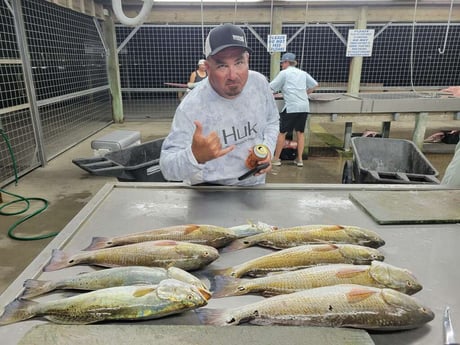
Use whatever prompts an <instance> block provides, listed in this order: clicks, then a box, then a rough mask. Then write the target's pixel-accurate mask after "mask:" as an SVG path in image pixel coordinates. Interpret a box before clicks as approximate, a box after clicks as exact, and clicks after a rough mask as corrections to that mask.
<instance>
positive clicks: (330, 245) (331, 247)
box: [313, 240, 339, 252]
mask: <svg viewBox="0 0 460 345" xmlns="http://www.w3.org/2000/svg"><path fill="white" fill-rule="evenodd" d="M316 241H318V242H321V243H322V244H326V245H327V246H316V245H315V244H314V245H313V246H314V248H313V251H317V252H328V251H330V250H337V249H338V248H339V246H337V245H336V244H334V243H330V242H327V241H322V240H316Z"/></svg>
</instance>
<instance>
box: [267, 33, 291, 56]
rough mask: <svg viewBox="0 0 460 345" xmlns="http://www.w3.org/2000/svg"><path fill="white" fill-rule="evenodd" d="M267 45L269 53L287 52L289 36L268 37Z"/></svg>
mask: <svg viewBox="0 0 460 345" xmlns="http://www.w3.org/2000/svg"><path fill="white" fill-rule="evenodd" d="M267 43H268V44H267V51H268V52H269V53H276V52H285V51H286V43H287V35H268V39H267Z"/></svg>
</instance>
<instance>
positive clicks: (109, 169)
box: [72, 138, 166, 182]
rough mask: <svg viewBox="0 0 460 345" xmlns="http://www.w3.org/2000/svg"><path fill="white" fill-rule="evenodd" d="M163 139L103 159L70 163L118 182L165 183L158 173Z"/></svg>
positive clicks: (113, 153) (75, 160)
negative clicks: (115, 179) (110, 177)
mask: <svg viewBox="0 0 460 345" xmlns="http://www.w3.org/2000/svg"><path fill="white" fill-rule="evenodd" d="M163 140H164V138H161V139H157V140H152V141H148V142H145V143H143V144H140V145H136V146H132V147H129V148H125V149H121V150H118V151H113V152H110V153H108V154H106V155H105V156H103V157H94V158H79V159H73V160H72V163H74V164H75V165H77V166H78V167H80V168H82V169H83V170H85V171H87V172H89V173H90V174H94V175H99V176H113V177H116V178H117V179H118V180H119V181H132V182H165V181H166V180H165V179H164V177H163V174H162V173H161V171H160V166H159V162H160V153H161V145H162V144H163Z"/></svg>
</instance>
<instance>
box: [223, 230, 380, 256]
mask: <svg viewBox="0 0 460 345" xmlns="http://www.w3.org/2000/svg"><path fill="white" fill-rule="evenodd" d="M322 242H328V243H339V244H357V245H361V246H367V247H371V248H378V247H381V246H383V245H384V244H385V241H384V240H383V239H382V238H381V237H380V236H379V235H378V234H377V233H376V232H374V231H372V230H368V229H364V228H360V227H357V226H348V225H305V226H297V227H292V228H283V229H278V230H277V231H273V232H265V233H262V234H258V235H254V236H249V237H245V238H242V239H238V240H235V241H233V242H232V243H231V244H230V245H229V246H228V247H226V248H224V249H223V251H222V252H230V251H233V250H239V249H243V248H248V247H251V246H256V245H257V246H262V247H269V248H273V249H285V248H291V247H295V246H300V245H305V244H315V243H316V244H317V243H322Z"/></svg>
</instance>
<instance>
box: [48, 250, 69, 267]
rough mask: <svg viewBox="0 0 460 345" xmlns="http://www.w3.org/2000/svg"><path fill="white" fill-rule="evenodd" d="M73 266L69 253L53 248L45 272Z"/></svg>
mask: <svg viewBox="0 0 460 345" xmlns="http://www.w3.org/2000/svg"><path fill="white" fill-rule="evenodd" d="M69 266H72V265H71V264H70V263H69V255H67V254H66V253H64V252H63V251H62V250H59V249H53V252H52V254H51V259H50V261H49V262H48V264H47V265H46V266H45V267H44V268H43V271H44V272H51V271H57V270H60V269H62V268H66V267H69Z"/></svg>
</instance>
